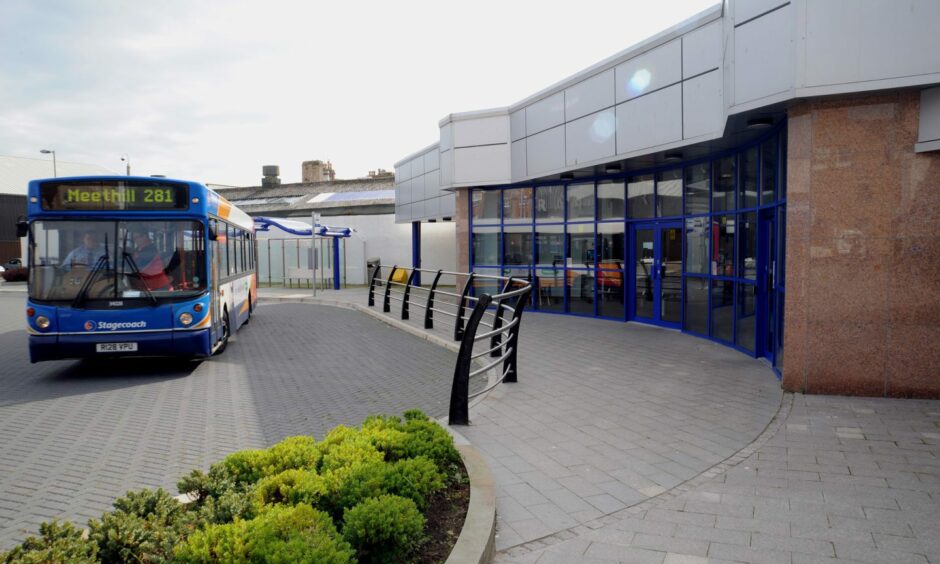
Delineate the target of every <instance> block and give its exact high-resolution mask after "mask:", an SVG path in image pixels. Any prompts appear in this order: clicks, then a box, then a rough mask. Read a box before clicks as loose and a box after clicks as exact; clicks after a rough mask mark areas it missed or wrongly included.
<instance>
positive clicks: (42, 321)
mask: <svg viewBox="0 0 940 564" xmlns="http://www.w3.org/2000/svg"><path fill="white" fill-rule="evenodd" d="M36 327H39V328H40V329H48V328H49V318H48V317H46V316H45V315H40V316H39V317H37V318H36Z"/></svg>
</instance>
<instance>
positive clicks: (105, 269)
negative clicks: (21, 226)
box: [29, 220, 207, 306]
mask: <svg viewBox="0 0 940 564" xmlns="http://www.w3.org/2000/svg"><path fill="white" fill-rule="evenodd" d="M30 248H31V252H30V265H29V266H30V273H29V296H30V297H31V298H33V299H36V300H45V301H68V302H72V303H73V304H75V305H78V304H84V303H86V302H88V305H89V306H93V304H94V301H95V300H108V301H114V300H120V301H123V300H127V299H131V300H133V299H141V300H150V301H152V302H153V303H156V302H157V300H158V299H163V298H177V297H180V298H183V297H191V296H193V295H197V294H199V293H201V292H203V291H204V290H205V289H206V285H207V281H206V247H205V230H204V227H203V224H202V223H200V222H198V221H194V220H140V221H136V220H97V221H62V220H37V221H34V222H33V223H32V226H31V232H30Z"/></svg>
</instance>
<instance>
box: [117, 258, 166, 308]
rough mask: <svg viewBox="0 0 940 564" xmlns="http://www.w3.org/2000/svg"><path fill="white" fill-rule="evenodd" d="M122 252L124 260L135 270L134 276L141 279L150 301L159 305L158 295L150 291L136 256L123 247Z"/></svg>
mask: <svg viewBox="0 0 940 564" xmlns="http://www.w3.org/2000/svg"><path fill="white" fill-rule="evenodd" d="M121 254H123V255H124V259H123V261H124V262H126V263H127V264H129V265H130V266H131V270H132V271H133V272H134V276H136V277H137V279H138V280H140V285H141V286H142V287H143V289H144V292H146V293H147V297H148V298H150V301H151V302H153V305H157V297H156V296H154V295H153V292H151V291H150V288H148V287H147V282H146V281H145V280H144V275H143V273H141V272H140V269H139V268H137V261H136V260H134V257H132V256H131V255H129V254H127V253H126V252H125V251H124V250H123V249H122V250H121Z"/></svg>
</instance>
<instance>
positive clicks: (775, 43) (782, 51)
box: [734, 4, 794, 105]
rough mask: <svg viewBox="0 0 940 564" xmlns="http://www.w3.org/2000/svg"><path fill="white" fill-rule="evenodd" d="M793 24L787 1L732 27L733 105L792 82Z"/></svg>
mask: <svg viewBox="0 0 940 564" xmlns="http://www.w3.org/2000/svg"><path fill="white" fill-rule="evenodd" d="M793 26H794V20H793V5H792V4H790V5H788V6H785V7H783V8H780V9H779V10H776V11H775V12H771V13H770V14H767V15H766V16H763V17H760V18H758V19H756V20H753V21H751V22H749V23H746V24H744V25H742V26H741V27H738V28H735V34H734V105H737V104H743V103H745V102H750V101H753V100H758V99H760V98H765V97H767V96H770V95H772V94H779V93H781V92H785V91H787V90H790V88H791V87H792V86H793V79H794V64H793V55H794V46H793Z"/></svg>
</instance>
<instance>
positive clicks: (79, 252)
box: [62, 231, 105, 272]
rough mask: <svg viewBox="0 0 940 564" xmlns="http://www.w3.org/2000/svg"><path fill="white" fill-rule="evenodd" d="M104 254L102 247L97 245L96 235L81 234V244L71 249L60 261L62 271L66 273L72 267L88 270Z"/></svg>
mask: <svg viewBox="0 0 940 564" xmlns="http://www.w3.org/2000/svg"><path fill="white" fill-rule="evenodd" d="M104 254H105V252H104V247H103V246H101V244H100V243H98V234H97V233H95V232H94V231H85V232H84V233H82V244H81V245H79V246H77V247H75V248H74V249H72V251H71V252H70V253H69V254H68V255H66V256H65V260H64V261H62V270H65V271H66V272H68V271H70V270H72V267H73V266H84V267H86V268H90V267H92V266H94V265H95V263H96V262H97V261H98V258H99V257H101V256H102V255H104Z"/></svg>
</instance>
